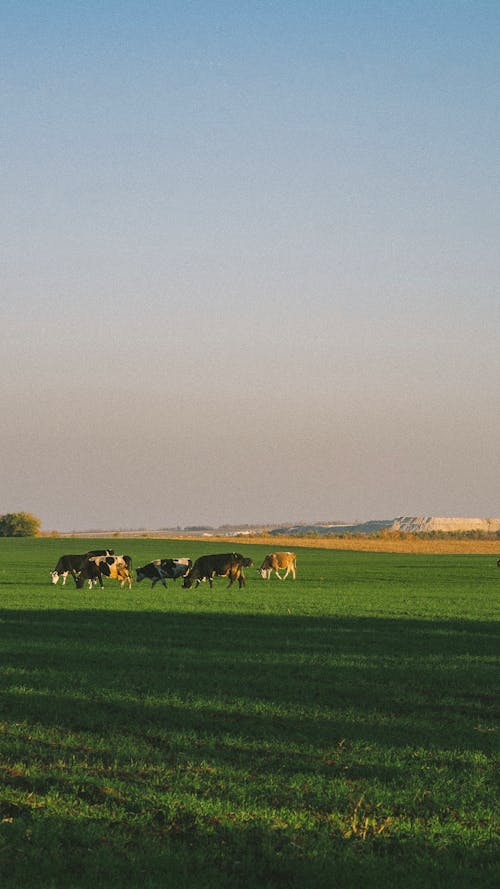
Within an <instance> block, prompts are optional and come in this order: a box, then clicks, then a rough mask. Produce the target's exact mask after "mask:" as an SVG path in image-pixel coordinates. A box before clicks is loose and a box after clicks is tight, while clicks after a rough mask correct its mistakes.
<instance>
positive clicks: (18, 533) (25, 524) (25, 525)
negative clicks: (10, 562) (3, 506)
mask: <svg viewBox="0 0 500 889" xmlns="http://www.w3.org/2000/svg"><path fill="white" fill-rule="evenodd" d="M41 525H42V523H41V521H40V519H38V518H37V517H36V516H35V515H32V514H31V513H30V512H6V513H5V515H0V537H38V535H39V534H40V528H41Z"/></svg>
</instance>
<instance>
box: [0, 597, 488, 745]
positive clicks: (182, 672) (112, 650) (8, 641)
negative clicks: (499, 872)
mask: <svg viewBox="0 0 500 889" xmlns="http://www.w3.org/2000/svg"><path fill="white" fill-rule="evenodd" d="M0 626H1V643H0V651H1V657H2V672H3V682H2V686H3V694H2V698H3V705H2V711H3V713H4V714H5V716H6V717H8V718H9V719H14V720H16V719H22V718H28V719H35V720H40V721H41V722H42V723H44V724H50V723H51V722H54V723H55V724H57V725H58V726H60V727H66V728H68V729H79V730H80V729H81V730H86V729H89V730H95V729H99V728H100V727H103V728H104V727H105V728H107V729H115V730H120V731H122V730H123V731H132V732H133V733H135V732H136V731H138V730H140V732H141V734H142V736H143V737H147V738H148V739H149V741H150V742H151V743H154V738H155V735H156V733H157V732H160V734H159V739H160V741H161V743H164V742H165V734H164V732H165V730H167V731H168V732H170V733H175V732H177V733H179V732H180V733H187V734H198V733H201V734H202V735H206V734H207V733H208V734H210V735H211V737H212V738H217V736H220V737H223V736H225V735H226V734H227V733H232V734H237V735H238V736H239V737H240V738H242V739H243V740H244V741H247V742H259V743H262V742H263V741H265V740H266V738H268V739H269V740H270V741H273V742H275V741H276V740H279V739H282V740H283V742H286V743H288V744H301V745H303V744H304V743H307V742H309V741H310V742H311V743H314V744H315V745H320V746H323V747H327V746H328V745H329V744H332V743H333V744H336V743H337V742H338V741H339V740H341V739H345V738H349V739H351V740H356V741H361V742H366V743H376V744H377V745H380V744H387V745H391V746H392V745H402V744H405V745H411V746H415V747H419V746H426V747H429V746H431V747H432V746H433V745H436V746H442V745H443V744H444V745H445V746H447V744H448V743H452V746H453V747H456V746H464V747H467V748H468V749H473V750H484V751H485V752H489V751H490V750H491V749H492V744H493V741H494V738H493V737H492V735H491V733H490V732H488V731H481V725H486V724H487V723H488V722H490V721H491V720H492V719H494V718H495V716H496V713H495V697H494V689H493V664H494V660H495V658H496V655H497V652H498V635H497V634H496V633H495V627H494V626H492V625H491V624H489V623H480V622H466V621H441V620H440V621H436V622H434V621H428V620H426V621H422V620H402V619H397V620H396V619H380V618H345V617H341V618H314V617H295V616H293V617H292V616H286V617H282V616H281V617H276V616H260V615H259V616H253V615H227V614H203V613H202V614H194V615H193V614H182V613H181V614H179V613H173V614H170V613H164V612H158V613H155V612H146V613H144V612H142V613H133V612H128V611H127V612H100V611H74V612H73V611H31V610H30V611H26V612H19V611H18V612H13V611H3V612H2V611H0ZM452 729H456V730H458V731H459V736H455V737H451V736H450V731H451V730H452Z"/></svg>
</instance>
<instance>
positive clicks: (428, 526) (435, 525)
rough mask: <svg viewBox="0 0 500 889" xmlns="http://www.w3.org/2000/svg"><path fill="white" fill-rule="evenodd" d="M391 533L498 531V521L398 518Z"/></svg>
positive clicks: (432, 517) (499, 524) (428, 517)
mask: <svg viewBox="0 0 500 889" xmlns="http://www.w3.org/2000/svg"><path fill="white" fill-rule="evenodd" d="M391 531H406V532H407V533H413V534H416V533H422V532H425V533H429V532H430V531H448V532H450V533H453V532H454V531H455V532H456V531H484V532H486V533H495V532H496V531H500V519H477V518H457V517H454V518H446V517H436V516H399V518H397V519H394V521H393V523H392V525H391Z"/></svg>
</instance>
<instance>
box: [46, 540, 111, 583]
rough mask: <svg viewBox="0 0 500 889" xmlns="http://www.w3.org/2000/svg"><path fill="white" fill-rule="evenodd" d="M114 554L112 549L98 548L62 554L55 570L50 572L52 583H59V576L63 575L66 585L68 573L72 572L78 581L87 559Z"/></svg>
mask: <svg viewBox="0 0 500 889" xmlns="http://www.w3.org/2000/svg"><path fill="white" fill-rule="evenodd" d="M112 555H113V550H112V549H96V550H90V551H89V552H88V553H81V554H80V555H72V556H61V558H60V559H59V561H58V563H57V565H56V567H55V568H54V570H53V571H51V572H50V575H51V577H52V583H57V581H58V580H59V578H60V577H62V579H63V582H62V586H64V585H65V583H66V578H67V576H68V574H72V575H73V577H74V579H75V582H76V576H77V574H79V573H80V571H81V567H82V564H83V562H85V560H86V559H89V558H91V557H92V556H112Z"/></svg>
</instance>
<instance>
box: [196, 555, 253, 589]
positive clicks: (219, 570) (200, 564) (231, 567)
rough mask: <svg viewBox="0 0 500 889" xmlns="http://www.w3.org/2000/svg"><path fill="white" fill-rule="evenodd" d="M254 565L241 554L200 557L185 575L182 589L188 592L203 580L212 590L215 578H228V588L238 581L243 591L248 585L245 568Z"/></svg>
mask: <svg viewBox="0 0 500 889" xmlns="http://www.w3.org/2000/svg"><path fill="white" fill-rule="evenodd" d="M252 564H253V562H252V560H251V559H248V558H245V557H244V556H242V555H241V553H221V554H217V555H211V556H200V557H199V558H198V559H196V561H195V563H194V565H192V566H191V568H190V569H189V571H188V572H187V573H186V574H185V575H184V582H183V584H182V588H183V589H185V590H188V589H190V587H192V585H193V583H194V584H195V586H196V587H197V586H198V585H199V584H200V583H201V582H202V581H203V580H208V582H209V584H210V588H212V581H213V578H214V577H228V578H229V583H228V587H230V586H232V585H233V583H234V582H235V580H237V581H238V585H239V587H240V589H241V587H243V586H245V584H246V579H245V575H244V574H243V568H249V567H250V566H251V565H252Z"/></svg>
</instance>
